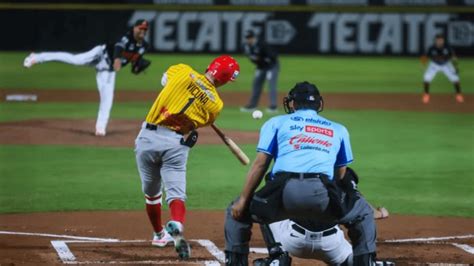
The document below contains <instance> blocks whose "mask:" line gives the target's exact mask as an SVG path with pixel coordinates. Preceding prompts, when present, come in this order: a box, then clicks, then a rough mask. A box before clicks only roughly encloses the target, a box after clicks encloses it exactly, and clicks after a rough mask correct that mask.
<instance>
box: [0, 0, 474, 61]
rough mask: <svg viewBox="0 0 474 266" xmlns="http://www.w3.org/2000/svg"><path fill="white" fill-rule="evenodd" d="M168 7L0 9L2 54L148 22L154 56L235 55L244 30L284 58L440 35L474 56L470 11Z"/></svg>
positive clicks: (419, 49)
mask: <svg viewBox="0 0 474 266" xmlns="http://www.w3.org/2000/svg"><path fill="white" fill-rule="evenodd" d="M28 7H30V8H35V9H29V8H28ZM172 7H173V6H163V5H135V6H134V5H39V4H37V5H36V6H23V5H13V6H3V8H2V6H1V5H0V25H2V26H1V27H2V28H3V29H2V32H4V36H15V38H14V41H12V42H9V41H4V42H1V43H0V50H72V51H82V50H86V49H90V48H91V47H92V46H94V45H96V44H99V43H106V42H114V41H116V40H117V39H118V38H119V37H120V36H121V34H123V32H124V31H125V29H126V27H128V26H129V25H131V24H132V23H133V21H135V20H136V19H138V18H146V19H148V20H150V22H151V30H150V32H149V34H148V36H147V38H148V40H149V41H150V43H151V45H152V50H153V51H155V52H183V53H199V52H205V53H239V52H241V44H242V36H243V34H244V32H245V31H247V30H253V31H255V32H257V33H258V34H260V36H261V37H262V38H264V39H265V40H266V41H267V42H268V43H269V44H271V45H273V46H274V47H275V48H276V50H277V51H279V52H280V53H288V54H367V55H382V54H383V55H419V54H421V53H423V52H424V51H425V50H426V48H427V47H428V46H429V45H430V44H431V43H432V41H433V39H434V36H435V35H436V34H439V33H443V34H445V35H446V37H447V40H448V43H450V44H451V45H452V46H453V47H454V48H455V51H456V52H457V54H460V55H474V49H473V47H474V11H473V10H472V9H470V8H469V7H464V8H465V9H466V10H464V11H462V12H461V11H460V10H458V11H457V12H450V11H452V10H449V9H444V8H437V9H429V8H426V11H424V10H425V9H423V8H420V7H418V8H416V9H412V8H405V9H400V8H397V9H391V8H387V7H379V8H376V7H372V8H370V7H351V8H339V7H326V8H319V9H314V7H313V8H307V10H306V11H304V9H292V7H291V6H289V7H287V8H286V9H285V8H283V7H279V8H277V7H259V8H255V7H254V8H251V7H247V8H248V10H246V9H245V8H242V7H240V8H237V7H228V6H227V7H225V6H224V8H222V6H213V7H206V6H199V7H188V6H181V7H176V8H172ZM293 7H295V6H293ZM296 7H298V6H296ZM300 7H301V6H300ZM133 8H143V9H139V10H136V9H133ZM446 8H447V7H446ZM38 9H39V10H38ZM236 9H238V10H239V11H235V10H236ZM227 10H234V11H227ZM320 10H321V11H320ZM12 25H14V27H12Z"/></svg>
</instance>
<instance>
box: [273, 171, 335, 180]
mask: <svg viewBox="0 0 474 266" xmlns="http://www.w3.org/2000/svg"><path fill="white" fill-rule="evenodd" d="M280 175H281V176H287V177H289V178H299V179H307V178H322V177H326V178H328V176H327V175H325V174H322V173H293V172H279V173H276V174H275V176H276V177H278V176H280Z"/></svg>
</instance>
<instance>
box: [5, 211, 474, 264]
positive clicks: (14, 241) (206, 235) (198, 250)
mask: <svg viewBox="0 0 474 266" xmlns="http://www.w3.org/2000/svg"><path fill="white" fill-rule="evenodd" d="M165 216H166V215H165ZM166 218H168V217H167V216H166ZM223 221H224V212H223V211H212V212H209V211H191V212H189V213H188V216H187V224H186V236H187V238H188V239H200V240H201V241H200V242H201V243H198V242H196V241H192V242H191V245H192V247H193V253H192V260H190V262H193V263H198V262H201V265H202V264H203V262H204V261H208V262H212V261H215V262H221V261H220V260H221V259H222V253H220V252H221V251H222V249H223V247H224V236H223ZM255 228H257V227H254V237H253V240H252V242H251V247H260V248H262V247H263V241H262V237H261V235H260V233H259V232H258V230H255ZM0 230H1V231H0V250H2V252H0V264H1V265H9V264H10V265H13V264H25V263H26V264H40V263H41V264H60V263H61V262H62V261H61V260H60V258H59V255H58V251H59V252H63V253H61V254H62V256H63V257H66V256H65V254H67V252H65V249H64V245H67V248H68V249H69V253H70V254H72V255H73V256H74V258H75V259H74V261H75V262H76V263H87V262H89V263H93V264H95V263H105V264H112V263H115V264H116V263H126V262H128V263H133V264H152V263H160V264H167V265H186V264H185V263H180V262H179V261H177V260H176V258H177V257H176V254H175V252H174V250H173V248H172V247H167V248H164V249H158V248H153V247H151V246H150V244H149V241H150V239H151V228H150V226H149V223H148V220H147V217H146V214H145V212H144V211H133V212H70V213H67V212H66V213H34V214H7V215H0ZM378 230H379V233H378V248H379V250H378V254H379V258H384V259H390V260H394V261H396V262H398V263H399V264H411V263H415V262H424V263H426V262H430V263H464V264H468V263H473V262H474V255H473V254H469V253H468V252H466V251H464V250H463V249H461V248H458V247H456V246H454V245H453V243H456V244H464V245H471V246H472V245H473V244H474V235H472V234H473V233H474V223H473V222H472V219H467V218H447V217H417V216H402V215H399V216H391V217H390V218H389V219H386V220H379V221H378ZM14 232H16V233H17V234H18V233H25V232H26V233H29V235H14V234H13V233H14ZM38 233H43V234H44V233H47V234H51V235H50V236H39V235H34V234H38ZM469 234H471V235H470V236H469ZM54 235H56V236H54ZM453 236H464V238H460V239H451V238H450V237H453ZM84 237H88V238H92V239H84ZM436 237H439V238H440V239H438V240H437V239H434V238H436ZM442 237H447V238H446V239H445V238H442ZM98 238H100V239H98ZM413 238H419V239H418V240H417V239H413ZM430 238H431V239H430ZM410 239H411V240H410ZM54 240H56V241H55V242H54V245H55V246H56V249H57V250H56V249H55V248H54V247H53V244H52V242H51V241H54ZM58 240H59V241H58ZM131 240H133V241H131ZM389 240H398V241H406V242H403V243H390V242H389ZM64 241H66V243H64ZM69 241H72V242H69ZM212 245H215V246H216V247H217V249H218V250H217V249H216V248H214V249H213V248H212ZM61 248H62V249H61ZM471 249H472V247H471ZM211 252H212V253H214V254H211ZM471 252H472V251H471ZM262 256H264V255H263V254H256V253H253V254H252V256H251V257H252V258H256V257H262ZM74 261H69V262H74ZM295 265H321V264H319V263H316V262H315V261H309V260H296V263H295Z"/></svg>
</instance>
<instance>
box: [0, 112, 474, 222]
mask: <svg viewBox="0 0 474 266" xmlns="http://www.w3.org/2000/svg"><path fill="white" fill-rule="evenodd" d="M41 106H44V108H41ZM65 106H71V105H69V104H58V103H47V104H34V103H24V104H14V103H8V104H2V105H0V108H2V109H0V121H5V120H10V119H9V118H11V117H10V115H12V116H14V117H13V118H14V120H22V119H27V118H33V117H67V116H68V115H69V114H67V112H64V111H61V110H62V108H64V107H65ZM90 107H91V106H89V104H76V105H74V107H70V108H73V109H71V110H69V111H71V112H72V113H75V114H76V116H74V118H94V117H95V108H92V109H94V112H89V111H84V110H88V109H90ZM147 108H148V106H145V107H144V106H142V105H141V104H135V103H125V104H121V105H117V107H116V108H115V107H114V112H115V113H113V115H114V117H115V118H120V117H121V118H133V119H142V118H143V114H144V112H143V110H146V109H147ZM28 110H30V111H31V112H28ZM81 110H82V112H83V113H82V114H81ZM324 116H326V117H328V118H331V119H334V120H336V121H341V122H342V123H344V124H345V125H346V126H347V128H348V129H349V131H350V133H351V140H352V145H353V150H354V155H355V163H354V165H353V166H354V167H355V169H357V170H358V172H359V174H360V176H361V178H362V182H361V189H362V191H363V192H364V194H365V195H366V197H367V199H368V200H369V201H370V202H372V203H373V204H374V205H385V206H387V207H388V208H389V209H390V211H392V212H394V213H404V214H426V215H455V216H468V217H473V216H474V207H473V206H474V179H472V173H473V172H474V165H473V163H472V162H473V161H474V135H473V134H472V132H474V124H473V123H472V121H473V119H474V115H472V114H443V113H416V112H394V111H377V112H371V111H331V110H328V111H325V112H324ZM262 122H263V120H261V121H255V120H250V119H249V117H248V114H242V113H240V112H238V110H237V109H235V108H230V109H226V110H225V111H224V112H223V113H222V117H221V119H220V120H219V125H220V126H221V127H222V128H224V129H229V128H233V129H244V130H257V129H258V128H259V127H260V125H261V123H262ZM243 149H244V150H245V151H246V152H247V153H248V154H249V155H250V157H253V156H254V155H255V151H254V150H255V145H243ZM0 162H1V164H0V212H26V211H59V210H90V209H94V210H95V209H101V210H104V209H105V210H109V209H121V210H122V209H141V208H142V204H143V199H142V195H141V192H140V182H139V179H138V174H137V170H136V166H135V162H134V155H133V150H132V149H131V148H129V149H127V148H91V147H65V146H10V145H3V146H0ZM247 170H248V167H242V166H240V164H239V163H238V162H237V161H236V159H235V158H234V157H233V156H232V155H231V154H230V152H229V151H228V150H227V148H226V147H225V146H224V145H212V146H202V145H201V146H200V145H198V146H197V147H195V148H193V150H192V151H191V154H190V158H189V163H188V179H187V180H188V194H189V195H188V196H189V201H188V206H189V208H191V209H223V208H225V206H226V204H227V203H228V202H229V200H231V199H232V198H234V197H235V196H236V195H238V193H239V191H240V189H241V186H242V184H243V180H244V176H245V174H246V172H247Z"/></svg>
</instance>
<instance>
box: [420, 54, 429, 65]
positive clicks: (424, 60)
mask: <svg viewBox="0 0 474 266" xmlns="http://www.w3.org/2000/svg"><path fill="white" fill-rule="evenodd" d="M420 62H421V64H422V65H426V64H427V63H428V56H426V55H422V56H420Z"/></svg>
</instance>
